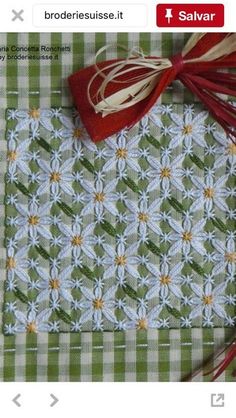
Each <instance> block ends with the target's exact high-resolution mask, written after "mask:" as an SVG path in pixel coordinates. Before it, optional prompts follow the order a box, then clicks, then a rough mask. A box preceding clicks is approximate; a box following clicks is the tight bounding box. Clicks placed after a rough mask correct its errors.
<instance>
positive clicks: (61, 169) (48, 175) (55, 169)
mask: <svg viewBox="0 0 236 418" xmlns="http://www.w3.org/2000/svg"><path fill="white" fill-rule="evenodd" d="M74 162H75V161H74V159H73V158H68V159H67V160H66V161H65V162H64V163H63V164H62V165H60V163H59V161H58V160H57V159H52V160H51V162H50V165H49V164H48V163H47V162H46V161H43V160H39V161H38V165H39V167H40V168H41V169H42V171H43V173H40V175H39V176H38V178H39V180H40V181H41V183H42V184H41V185H40V186H39V188H38V190H37V194H38V195H39V196H40V195H42V194H43V193H46V192H47V190H48V189H50V191H51V193H52V195H55V194H56V195H58V194H59V192H60V190H62V191H63V192H64V193H65V194H68V195H70V196H72V195H73V194H74V190H73V188H72V186H71V184H70V183H71V182H72V181H73V180H74V176H73V175H72V173H71V172H70V171H71V169H72V166H73V164H74Z"/></svg>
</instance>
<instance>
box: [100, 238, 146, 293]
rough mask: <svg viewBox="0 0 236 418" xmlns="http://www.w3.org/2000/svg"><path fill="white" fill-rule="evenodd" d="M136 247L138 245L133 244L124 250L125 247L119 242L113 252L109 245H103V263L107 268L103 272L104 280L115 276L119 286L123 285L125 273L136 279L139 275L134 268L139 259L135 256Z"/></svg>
mask: <svg viewBox="0 0 236 418" xmlns="http://www.w3.org/2000/svg"><path fill="white" fill-rule="evenodd" d="M138 247H139V243H134V244H132V245H130V246H129V247H128V248H125V245H124V244H123V243H122V242H120V243H119V244H118V245H117V250H115V249H114V248H113V247H112V246H111V245H109V244H103V248H104V250H105V252H106V253H107V256H105V257H104V260H103V263H104V265H105V266H108V267H107V268H106V270H105V272H104V276H103V277H104V279H108V278H110V277H113V276H115V275H116V274H117V277H118V282H119V284H121V285H123V284H124V282H125V274H127V273H128V274H130V276H132V277H134V278H136V279H138V277H139V273H138V271H137V269H136V268H135V267H134V266H136V265H137V264H138V262H139V257H138V256H137V251H138ZM134 254H135V255H134Z"/></svg>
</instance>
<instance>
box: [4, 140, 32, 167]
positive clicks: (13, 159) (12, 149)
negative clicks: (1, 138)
mask: <svg viewBox="0 0 236 418" xmlns="http://www.w3.org/2000/svg"><path fill="white" fill-rule="evenodd" d="M29 144H30V140H29V139H25V140H24V141H21V142H20V143H19V144H17V143H16V141H15V140H14V139H10V140H9V141H8V151H7V160H8V167H9V169H10V171H11V172H15V171H16V170H17V168H18V169H19V170H20V171H22V173H24V174H26V175H29V174H30V173H31V171H30V168H29V166H28V165H27V164H26V161H28V160H29V153H28V147H29Z"/></svg>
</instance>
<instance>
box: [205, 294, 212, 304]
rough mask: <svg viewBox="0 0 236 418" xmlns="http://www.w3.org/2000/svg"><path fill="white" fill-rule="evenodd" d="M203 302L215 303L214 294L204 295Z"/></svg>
mask: <svg viewBox="0 0 236 418" xmlns="http://www.w3.org/2000/svg"><path fill="white" fill-rule="evenodd" d="M203 303H204V305H211V304H212V303H213V296H212V295H209V296H203Z"/></svg>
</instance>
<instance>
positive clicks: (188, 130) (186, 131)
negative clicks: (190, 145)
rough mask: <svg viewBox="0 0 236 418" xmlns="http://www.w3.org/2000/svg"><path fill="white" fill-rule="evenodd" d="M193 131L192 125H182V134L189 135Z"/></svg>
mask: <svg viewBox="0 0 236 418" xmlns="http://www.w3.org/2000/svg"><path fill="white" fill-rule="evenodd" d="M192 132H193V127H192V125H185V126H184V127H183V134H184V135H190V134H191V133H192Z"/></svg>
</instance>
